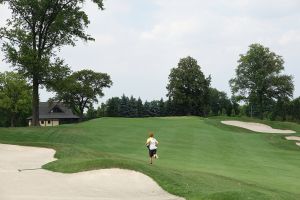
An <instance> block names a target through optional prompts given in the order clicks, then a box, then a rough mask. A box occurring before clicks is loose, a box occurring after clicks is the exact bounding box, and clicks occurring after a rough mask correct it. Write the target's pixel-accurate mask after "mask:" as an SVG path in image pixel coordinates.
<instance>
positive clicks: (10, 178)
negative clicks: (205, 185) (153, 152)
mask: <svg viewBox="0 0 300 200" xmlns="http://www.w3.org/2000/svg"><path fill="white" fill-rule="evenodd" d="M54 153H55V151H54V150H52V149H45V148H35V147H23V146H14V145H4V144H0V199H1V200H117V199H118V200H121V199H122V200H123V199H124V200H150V199H151V200H183V198H180V197H176V196H173V195H171V194H169V193H167V192H165V191H164V190H162V189H161V188H160V187H159V186H158V185H157V184H156V183H155V182H154V181H153V180H152V179H151V178H149V177H148V176H145V175H143V174H141V173H139V172H135V171H130V170H122V169H103V170H95V171H87V172H81V173H75V174H62V173H55V172H50V171H47V170H43V169H37V170H25V171H22V172H19V171H18V169H36V168H40V167H41V166H42V165H44V164H46V163H48V162H51V161H53V160H55V159H54V158H53V155H54ZM145 164H146V163H145ZM153 167H155V166H153Z"/></svg>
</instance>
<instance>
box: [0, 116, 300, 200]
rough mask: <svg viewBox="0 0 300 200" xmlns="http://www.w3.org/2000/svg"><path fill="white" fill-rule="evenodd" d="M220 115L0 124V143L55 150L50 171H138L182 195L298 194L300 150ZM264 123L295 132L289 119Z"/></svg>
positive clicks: (211, 198) (228, 198) (229, 199)
mask: <svg viewBox="0 0 300 200" xmlns="http://www.w3.org/2000/svg"><path fill="white" fill-rule="evenodd" d="M224 119H226V118H220V117H218V118H209V119H203V118H198V117H183V118H181V117H174V118H172V117H168V118H146V119H124V118H101V119H96V120H92V121H88V122H84V123H81V124H76V125H63V126H60V127H53V128H52V127H51V128H1V129H0V142H1V143H10V144H20V145H30V146H41V147H51V148H54V149H56V151H57V152H56V155H55V157H56V158H58V160H57V161H54V162H52V163H48V164H46V165H45V166H43V167H44V168H45V169H48V170H52V171H57V172H64V173H74V172H80V171H85V170H93V169H101V168H111V167H118V168H125V169H132V170H136V171H140V172H142V173H144V174H146V175H148V176H150V177H152V178H153V179H154V180H155V181H157V182H158V183H159V185H160V186H162V187H163V188H164V189H165V190H167V191H169V192H170V193H173V194H175V195H179V196H183V197H185V198H187V199H193V200H194V199H197V200H198V199H199V200H240V199H241V200H242V199H243V200H244V199H253V200H258V199H262V200H265V199H266V200H271V199H272V200H274V199H283V200H284V199H286V200H293V199H295V200H296V199H300V192H299V187H300V181H299V179H300V170H299V166H300V159H299V154H300V148H299V147H297V146H296V145H295V144H294V143H293V142H291V141H286V140H284V138H283V136H281V135H278V134H261V133H254V132H251V131H248V130H245V129H241V128H237V127H232V126H226V125H223V124H221V123H220V121H221V120H224ZM232 119H233V118H230V120H232ZM236 120H243V121H249V119H239V118H236ZM256 122H262V121H259V120H258V121H257V120H256ZM263 123H266V124H269V125H271V126H272V127H274V128H284V129H293V130H296V131H297V132H298V133H299V130H300V126H299V125H297V124H294V123H279V122H269V121H263ZM150 130H151V131H153V132H154V133H155V137H156V138H157V140H158V141H159V142H160V145H159V150H158V153H159V155H160V158H159V160H157V161H156V162H155V163H154V165H149V164H148V157H147V149H146V147H145V145H144V144H145V141H146V138H147V136H148V131H150Z"/></svg>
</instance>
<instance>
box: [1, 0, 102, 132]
mask: <svg viewBox="0 0 300 200" xmlns="http://www.w3.org/2000/svg"><path fill="white" fill-rule="evenodd" d="M92 1H93V2H94V3H96V4H97V6H98V7H99V8H100V9H103V0H92ZM85 2H86V1H85V0H0V4H3V3H5V4H7V5H8V6H9V8H10V10H11V12H12V17H11V18H10V19H8V21H7V24H6V27H3V28H1V29H0V38H1V39H2V40H3V46H2V50H3V51H4V53H5V56H6V60H7V61H8V62H10V63H11V64H12V65H13V66H15V67H16V68H17V69H18V70H19V72H21V73H23V75H25V76H26V77H27V78H29V79H30V80H31V84H32V95H33V96H32V115H33V116H32V125H34V126H38V125H39V86H40V85H47V83H48V81H49V80H50V79H51V76H53V75H54V76H64V75H61V73H64V72H65V68H66V66H65V65H63V61H62V59H60V58H58V57H57V56H56V52H57V50H59V49H60V48H61V47H62V46H65V45H73V46H74V45H75V42H76V40H77V39H82V40H84V41H88V40H93V38H92V37H91V36H90V35H89V34H87V33H86V32H85V29H86V28H87V26H88V24H89V23H90V21H89V19H88V16H87V14H86V13H85V12H84V10H83V4H84V3H85ZM61 69H64V70H61Z"/></svg>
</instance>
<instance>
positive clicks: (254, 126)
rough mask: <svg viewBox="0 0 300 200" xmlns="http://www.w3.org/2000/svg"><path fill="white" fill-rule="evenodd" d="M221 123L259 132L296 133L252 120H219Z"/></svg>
mask: <svg viewBox="0 0 300 200" xmlns="http://www.w3.org/2000/svg"><path fill="white" fill-rule="evenodd" d="M221 123H222V124H226V125H230V126H237V127H240V128H244V129H248V130H251V131H254V132H260V133H280V134H292V133H296V132H295V131H292V130H281V129H273V128H272V127H271V126H268V125H265V124H261V123H254V122H242V121H221Z"/></svg>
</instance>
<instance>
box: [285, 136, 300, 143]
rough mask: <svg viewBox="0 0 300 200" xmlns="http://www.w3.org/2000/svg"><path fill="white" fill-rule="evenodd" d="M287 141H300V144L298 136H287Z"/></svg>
mask: <svg viewBox="0 0 300 200" xmlns="http://www.w3.org/2000/svg"><path fill="white" fill-rule="evenodd" d="M285 139H287V140H294V141H299V142H300V137H297V136H287V137H285Z"/></svg>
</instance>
